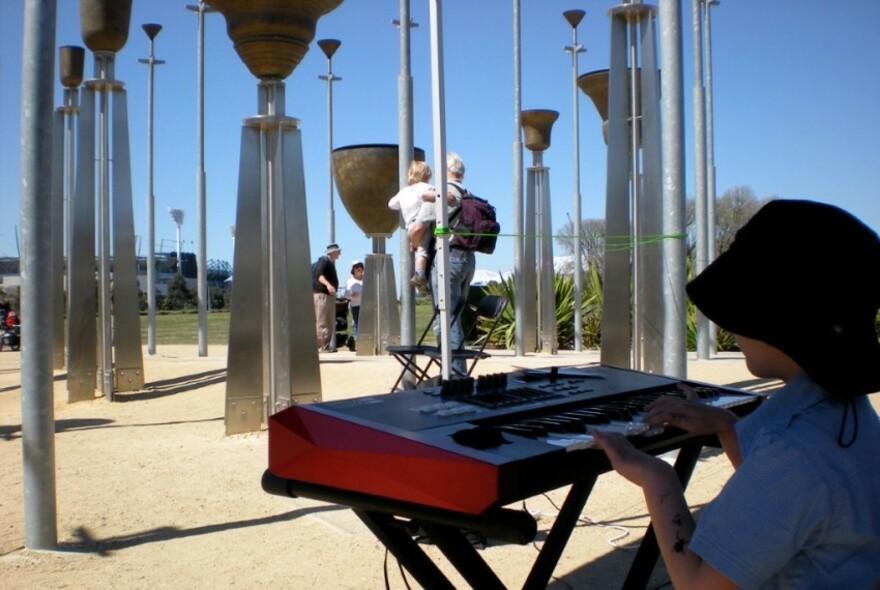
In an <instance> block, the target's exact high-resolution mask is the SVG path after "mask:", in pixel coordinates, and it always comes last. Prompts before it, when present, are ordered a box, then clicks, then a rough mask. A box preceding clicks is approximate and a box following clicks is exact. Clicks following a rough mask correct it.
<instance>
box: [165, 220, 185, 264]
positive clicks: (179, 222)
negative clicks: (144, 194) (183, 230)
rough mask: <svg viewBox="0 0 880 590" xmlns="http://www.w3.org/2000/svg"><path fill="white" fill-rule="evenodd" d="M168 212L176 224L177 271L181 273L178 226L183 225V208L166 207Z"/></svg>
mask: <svg viewBox="0 0 880 590" xmlns="http://www.w3.org/2000/svg"><path fill="white" fill-rule="evenodd" d="M168 213H169V215H171V220H172V221H174V225H176V226H177V273H178V274H181V275H182V274H183V265H182V264H181V259H180V226H181V225H183V209H174V208H172V207H168Z"/></svg>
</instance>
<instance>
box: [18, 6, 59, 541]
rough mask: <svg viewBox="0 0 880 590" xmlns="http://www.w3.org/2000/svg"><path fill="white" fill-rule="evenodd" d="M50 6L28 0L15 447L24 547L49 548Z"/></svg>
mask: <svg viewBox="0 0 880 590" xmlns="http://www.w3.org/2000/svg"><path fill="white" fill-rule="evenodd" d="M55 12H56V6H55V2H54V1H51V0H43V1H40V0H27V2H25V6H24V47H23V50H22V88H21V106H22V109H21V137H22V141H21V187H22V189H21V223H22V226H21V235H22V241H23V250H24V256H23V257H22V260H21V262H22V265H21V283H22V289H21V295H22V297H21V303H22V315H23V316H24V317H25V318H27V321H25V322H23V325H22V328H21V331H22V341H23V342H24V343H25V345H24V346H23V347H22V351H21V369H22V370H21V439H22V440H21V448H22V473H23V480H24V494H23V495H24V529H25V547H27V548H28V549H54V548H55V546H56V545H57V543H58V526H57V520H56V503H55V438H54V437H55V415H54V395H53V379H52V289H51V288H50V289H47V288H44V287H45V286H46V285H53V284H54V283H52V273H53V269H52V266H51V265H49V264H46V261H47V260H50V259H51V256H52V243H51V240H46V239H45V237H46V236H49V235H51V230H52V219H51V217H50V216H49V215H46V214H45V212H46V211H49V210H50V209H51V201H52V199H53V198H54V197H55V195H53V194H52V174H51V162H52V125H51V124H50V122H51V121H52V99H53V87H52V78H53V75H54V73H55V52H54V47H55Z"/></svg>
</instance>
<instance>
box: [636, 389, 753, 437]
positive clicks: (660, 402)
mask: <svg viewBox="0 0 880 590" xmlns="http://www.w3.org/2000/svg"><path fill="white" fill-rule="evenodd" d="M680 389H681V390H682V391H684V392H685V396H686V399H682V398H680V397H675V396H664V397H661V398H659V399H657V400H655V401H653V402H651V403H650V404H648V407H647V408H646V410H647V411H648V413H647V415H646V416H645V422H646V423H648V424H650V425H652V426H653V425H657V424H664V425H670V426H676V427H678V428H681V429H682V430H686V431H688V432H690V433H691V434H697V435H702V434H718V433H720V432H725V431H731V430H733V425H734V424H735V423H736V421H737V419H738V418H737V417H736V414H734V413H733V412H730V411H729V410H725V409H723V408H716V407H713V406H710V405H707V404H704V403H701V402H699V401H697V396H696V395H695V394H694V391H693V390H692V389H691V388H690V387H688V386H687V385H685V384H680Z"/></svg>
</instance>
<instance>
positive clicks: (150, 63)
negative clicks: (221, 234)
mask: <svg viewBox="0 0 880 590" xmlns="http://www.w3.org/2000/svg"><path fill="white" fill-rule="evenodd" d="M143 29H144V32H145V33H146V34H147V38H148V39H149V40H150V55H149V57H147V58H146V59H139V60H138V62H140V63H142V64H146V65H147V354H149V355H154V354H156V204H155V203H156V198H155V195H154V194H153V73H154V72H153V70H154V66H159V65H162V64H164V63H165V62H164V61H163V60H161V59H156V56H155V54H154V53H153V42H154V41H155V39H156V35H158V34H159V31H161V30H162V25H158V24H146V25H143Z"/></svg>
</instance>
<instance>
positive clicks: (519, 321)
mask: <svg viewBox="0 0 880 590" xmlns="http://www.w3.org/2000/svg"><path fill="white" fill-rule="evenodd" d="M520 32H521V26H520V0H513V137H514V139H513V226H514V233H515V234H516V236H515V238H514V240H515V241H514V244H513V276H514V281H515V289H516V293H517V294H518V295H519V296H518V297H517V298H516V305H515V306H514V319H515V321H516V326H515V327H514V331H515V340H516V343H515V344H516V356H525V349H526V347H525V329H524V326H525V307H524V305H525V303H524V301H523V297H522V294H523V292H524V291H525V281H524V277H523V273H524V268H523V250H524V248H523V246H524V244H523V240H524V239H529V238H528V236H526V237H524V236H523V141H522V53H521V51H520V37H521V33H520Z"/></svg>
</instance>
